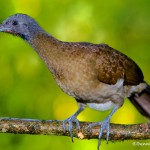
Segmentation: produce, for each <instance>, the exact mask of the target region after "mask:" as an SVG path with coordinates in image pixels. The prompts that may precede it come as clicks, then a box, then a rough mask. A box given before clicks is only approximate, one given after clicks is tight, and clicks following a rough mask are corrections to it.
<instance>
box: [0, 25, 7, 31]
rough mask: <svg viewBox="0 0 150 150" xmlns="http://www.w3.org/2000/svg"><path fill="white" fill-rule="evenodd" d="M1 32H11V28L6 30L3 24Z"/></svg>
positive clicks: (0, 27)
mask: <svg viewBox="0 0 150 150" xmlns="http://www.w3.org/2000/svg"><path fill="white" fill-rule="evenodd" d="M0 32H9V28H6V27H4V26H3V25H2V24H0Z"/></svg>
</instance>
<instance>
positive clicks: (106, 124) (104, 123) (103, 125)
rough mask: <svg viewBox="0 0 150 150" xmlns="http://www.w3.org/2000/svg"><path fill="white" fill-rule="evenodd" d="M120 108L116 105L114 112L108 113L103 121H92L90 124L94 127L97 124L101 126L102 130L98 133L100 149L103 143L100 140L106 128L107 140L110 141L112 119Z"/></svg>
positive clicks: (90, 126)
mask: <svg viewBox="0 0 150 150" xmlns="http://www.w3.org/2000/svg"><path fill="white" fill-rule="evenodd" d="M118 108H119V106H115V107H114V109H113V110H112V112H111V113H110V114H109V115H108V117H107V118H106V119H105V120H103V121H101V122H96V123H92V124H90V125H89V128H92V127H93V126H97V125H100V126H101V127H100V131H99V135H98V150H99V147H100V145H101V141H100V140H101V138H102V135H103V132H104V130H106V141H107V143H108V140H109V133H110V119H111V117H112V115H113V114H114V113H115V111H116V110H117V109H118Z"/></svg>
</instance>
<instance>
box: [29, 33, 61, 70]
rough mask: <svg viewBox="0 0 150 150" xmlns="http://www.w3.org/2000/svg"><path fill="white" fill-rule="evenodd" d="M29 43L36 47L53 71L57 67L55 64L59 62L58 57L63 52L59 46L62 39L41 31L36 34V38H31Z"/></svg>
mask: <svg viewBox="0 0 150 150" xmlns="http://www.w3.org/2000/svg"><path fill="white" fill-rule="evenodd" d="M28 43H29V44H30V45H31V46H32V47H33V48H34V49H35V51H36V52H37V53H38V54H39V56H40V57H41V58H42V59H43V60H44V62H45V63H46V64H47V66H48V68H49V69H50V70H51V71H52V70H53V68H54V67H55V66H54V65H55V64H57V63H58V62H57V58H58V57H59V55H60V53H61V52H60V48H59V45H60V43H61V41H59V40H57V39H55V38H54V37H52V36H51V35H49V34H47V33H46V32H39V33H37V34H36V35H34V38H32V39H30V40H29V41H28Z"/></svg>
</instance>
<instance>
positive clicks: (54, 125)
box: [0, 118, 150, 141]
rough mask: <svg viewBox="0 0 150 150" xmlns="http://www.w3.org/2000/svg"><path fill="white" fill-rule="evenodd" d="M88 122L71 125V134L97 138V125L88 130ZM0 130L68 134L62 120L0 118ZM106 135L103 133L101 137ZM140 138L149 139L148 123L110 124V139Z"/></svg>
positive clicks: (18, 132)
mask: <svg viewBox="0 0 150 150" xmlns="http://www.w3.org/2000/svg"><path fill="white" fill-rule="evenodd" d="M88 125H89V122H80V126H81V130H80V131H78V130H77V129H76V125H75V124H74V125H73V136H74V137H77V138H80V139H97V137H98V133H99V129H100V127H99V126H96V127H94V128H92V129H91V130H88V129H87V127H88ZM0 132H1V133H14V134H34V135H38V134H40V135H57V136H59V135H61V136H69V133H68V132H67V131H64V129H63V127H62V121H57V120H56V121H53V120H35V119H20V118H0ZM105 137H106V132H105V133H104V135H103V137H102V139H104V138H105ZM136 139H137V140H142V139H150V123H143V124H133V125H120V124H110V138H109V140H111V141H116V140H136Z"/></svg>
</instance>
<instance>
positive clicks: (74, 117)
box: [63, 103, 85, 142]
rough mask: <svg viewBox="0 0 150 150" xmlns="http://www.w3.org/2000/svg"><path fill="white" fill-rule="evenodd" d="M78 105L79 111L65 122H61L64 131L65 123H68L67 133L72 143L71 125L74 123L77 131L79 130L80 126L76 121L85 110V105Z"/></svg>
mask: <svg viewBox="0 0 150 150" xmlns="http://www.w3.org/2000/svg"><path fill="white" fill-rule="evenodd" d="M78 105H79V109H78V110H77V111H76V112H75V113H74V114H73V115H72V116H70V117H69V118H67V119H66V120H64V121H63V128H64V130H66V123H68V131H69V134H70V137H71V139H72V142H73V135H72V123H73V122H75V123H76V125H77V127H78V130H80V124H79V121H78V119H77V116H78V114H79V113H80V112H81V111H83V110H84V108H85V104H81V103H78Z"/></svg>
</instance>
